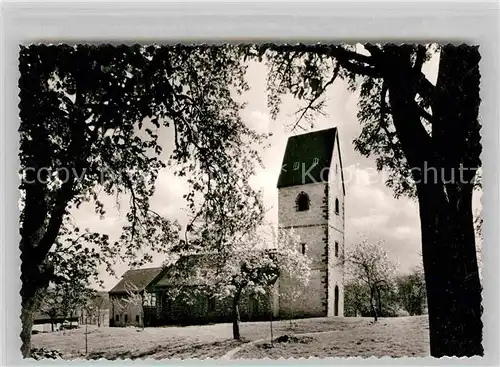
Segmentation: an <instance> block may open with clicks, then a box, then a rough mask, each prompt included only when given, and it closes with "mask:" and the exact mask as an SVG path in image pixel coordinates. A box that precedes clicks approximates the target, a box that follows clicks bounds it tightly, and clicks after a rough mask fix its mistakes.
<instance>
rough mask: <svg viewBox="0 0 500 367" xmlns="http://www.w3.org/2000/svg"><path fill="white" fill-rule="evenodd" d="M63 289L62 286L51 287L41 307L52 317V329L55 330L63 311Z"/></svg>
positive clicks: (43, 312) (42, 310) (44, 312)
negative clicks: (57, 319)
mask: <svg viewBox="0 0 500 367" xmlns="http://www.w3.org/2000/svg"><path fill="white" fill-rule="evenodd" d="M61 291H62V288H61V287H60V286H56V287H52V288H51V289H49V290H48V292H47V295H46V296H45V298H44V300H43V302H42V304H41V307H40V312H41V313H42V314H44V315H47V316H48V317H50V329H51V331H54V324H55V322H56V318H57V316H60V315H61V313H62V310H61V302H62V298H63V296H62V292H61Z"/></svg>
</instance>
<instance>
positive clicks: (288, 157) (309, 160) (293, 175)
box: [278, 127, 337, 188]
mask: <svg viewBox="0 0 500 367" xmlns="http://www.w3.org/2000/svg"><path fill="white" fill-rule="evenodd" d="M336 140H337V128H336V127H333V128H330V129H325V130H318V131H313V132H310V133H306V134H301V135H295V136H292V137H290V138H288V143H287V145H286V150H285V155H284V157H283V164H282V166H281V173H280V176H279V178H278V188H281V187H288V186H296V185H304V184H308V183H314V182H327V181H328V170H329V168H330V163H331V161H332V156H333V151H334V148H335V141H336ZM303 172H307V173H308V174H303Z"/></svg>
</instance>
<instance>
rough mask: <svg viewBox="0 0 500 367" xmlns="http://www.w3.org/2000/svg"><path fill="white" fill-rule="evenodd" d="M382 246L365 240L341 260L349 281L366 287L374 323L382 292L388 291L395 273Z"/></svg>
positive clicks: (380, 305)
mask: <svg viewBox="0 0 500 367" xmlns="http://www.w3.org/2000/svg"><path fill="white" fill-rule="evenodd" d="M383 245H384V243H383V242H382V241H378V242H376V243H369V242H368V241H367V240H366V239H365V240H363V241H362V242H361V243H359V244H357V245H356V246H354V248H353V249H352V250H351V251H348V252H347V253H346V254H345V255H344V257H343V258H341V261H342V262H343V263H344V264H345V266H346V271H347V273H348V274H349V276H350V277H351V279H354V280H358V281H359V282H362V283H363V284H365V285H366V286H367V288H368V290H369V299H370V309H371V311H372V316H373V318H374V319H375V321H377V319H378V316H379V315H380V312H381V310H382V292H383V290H384V289H385V290H387V289H390V287H391V286H392V281H393V278H394V273H395V271H396V265H395V264H394V263H393V262H391V261H390V260H389V258H388V256H387V252H386V251H385V250H384V247H383ZM377 309H378V310H377Z"/></svg>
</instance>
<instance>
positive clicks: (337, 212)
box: [335, 198, 340, 214]
mask: <svg viewBox="0 0 500 367" xmlns="http://www.w3.org/2000/svg"><path fill="white" fill-rule="evenodd" d="M339 207H340V204H339V199H337V198H335V214H339V212H340V210H339Z"/></svg>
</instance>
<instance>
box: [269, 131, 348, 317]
mask: <svg viewBox="0 0 500 367" xmlns="http://www.w3.org/2000/svg"><path fill="white" fill-rule="evenodd" d="M344 197H345V189H344V179H343V174H342V160H341V156H340V148H339V138H338V131H337V128H330V129H326V130H319V131H314V132H310V133H307V134H302V135H296V136H292V137H290V138H289V139H288V143H287V146H286V150H285V155H284V157H283V165H282V169H281V173H280V176H279V179H278V223H279V225H280V226H281V227H282V228H284V229H291V228H293V231H294V233H295V234H296V235H298V236H299V237H300V245H299V246H300V248H299V251H301V252H302V253H304V254H305V255H307V256H308V257H309V258H310V259H311V260H312V265H311V269H312V272H311V278H310V283H309V286H308V287H307V289H306V290H305V292H304V293H303V294H302V295H301V296H300V297H299V298H298V299H295V300H294V301H293V302H290V301H289V300H285V299H282V298H280V300H279V314H280V315H281V316H293V317H318V316H343V315H344V287H343V278H344V269H343V267H342V265H341V264H340V261H339V260H340V256H341V255H342V254H343V252H344ZM290 286H292V285H291V284H288V283H287V281H286V280H285V279H283V280H280V283H279V287H280V293H283V294H286V293H287V287H288V288H289V287H290Z"/></svg>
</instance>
